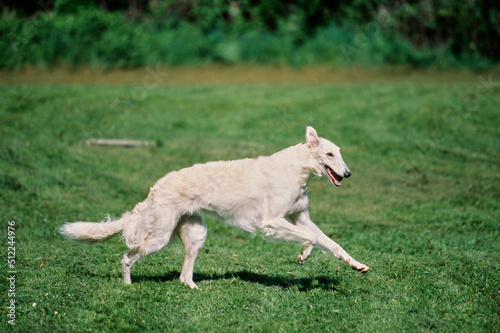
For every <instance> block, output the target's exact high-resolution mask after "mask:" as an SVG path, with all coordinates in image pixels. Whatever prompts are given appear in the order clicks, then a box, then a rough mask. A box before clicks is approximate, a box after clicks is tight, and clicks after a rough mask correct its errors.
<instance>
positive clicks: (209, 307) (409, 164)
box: [0, 69, 500, 332]
mask: <svg viewBox="0 0 500 333" xmlns="http://www.w3.org/2000/svg"><path fill="white" fill-rule="evenodd" d="M174 73H175V72H174ZM247 74H248V75H252V70H251V69H250V70H249V73H247ZM382 74H383V73H381V75H382ZM2 75H3V82H6V81H9V79H8V76H9V75H10V76H15V74H13V73H10V74H9V73H3V74H2ZM48 75H50V74H48ZM147 75H149V74H147V72H146V71H144V72H143V75H139V80H138V81H137V82H136V83H135V84H134V83H130V82H127V83H128V84H126V85H106V84H102V83H100V84H89V83H88V82H86V83H85V84H72V85H62V84H48V85H22V84H17V85H3V86H0V92H1V96H2V97H1V100H0V131H1V137H2V139H1V140H0V198H1V202H2V204H1V205H0V216H1V219H2V220H1V221H0V222H1V223H2V227H1V228H0V239H1V240H2V242H3V244H4V245H3V250H2V258H3V260H2V262H3V263H4V264H3V265H2V269H1V272H0V281H1V285H2V289H1V290H2V296H1V299H2V310H1V313H2V318H3V319H2V322H1V326H0V331H3V332H6V331H12V330H13V331H19V332H38V331H42V332H43V331H50V332H69V331H71V332H86V331H124V332H132V331H156V332H161V331H163V332H214V331H223V332H241V331H249V332H304V331H311V332H330V331H331V332H333V331H345V332H401V331H404V332H426V331H439V332H498V331H499V330H500V314H499V312H500V242H499V237H500V223H499V218H500V210H499V208H500V170H499V165H500V153H499V147H500V126H499V125H500V112H499V105H500V94H499V90H500V89H499V85H498V83H497V82H496V81H495V80H498V77H497V76H490V77H489V76H488V74H487V73H483V74H475V75H474V74H471V75H469V76H467V77H464V76H463V75H456V76H454V75H453V74H446V75H444V74H443V75H440V74H439V73H433V74H432V75H427V76H426V75H425V74H424V75H422V74H418V73H417V74H415V75H417V76H418V77H419V79H412V78H414V77H415V76H413V75H407V76H404V75H401V76H398V77H396V78H394V77H392V78H391V77H384V76H381V77H380V78H379V79H373V78H372V79H370V80H354V79H353V80H349V79H344V80H331V81H330V82H329V81H328V80H323V81H322V82H320V83H316V84H311V83H307V82H301V81H300V80H294V81H295V82H296V83H294V84H286V83H285V82H286V80H283V82H279V83H276V82H274V81H272V80H270V81H269V82H273V83H272V84H271V83H265V82H264V83H258V82H253V83H252V84H244V83H241V82H239V84H224V83H223V82H222V83H221V82H217V84H212V83H209V84H198V85H196V86H193V85H189V84H186V83H184V84H180V85H175V84H168V85H158V84H154V81H151V82H150V81H148V82H146V80H144V79H143V78H145V77H147ZM213 75H215V76H217V73H213ZM241 75H244V73H243V74H241ZM352 76H356V75H354V74H353V75H352ZM6 77H7V78H6ZM347 77H348V75H347ZM47 80H50V76H48V77H47ZM11 81H15V78H12V80H11ZM174 81H175V80H174ZM229 81H230V80H229ZM256 81H258V80H256ZM263 81H265V80H263ZM25 82H26V81H25ZM123 82H126V80H124V81H123ZM146 83H148V84H146ZM157 83H158V82H157ZM198 83H200V82H198ZM306 125H313V126H314V127H315V128H316V129H317V130H318V133H319V134H320V135H322V136H324V137H326V138H329V139H331V140H332V141H333V142H335V143H337V144H338V145H340V146H341V147H342V151H343V156H344V159H345V161H346V163H347V165H348V166H349V168H350V170H351V172H352V174H353V175H352V177H351V178H349V179H346V180H345V181H344V182H343V184H342V186H341V187H340V188H334V187H333V186H332V185H331V184H330V182H329V181H328V180H327V179H325V178H321V179H313V180H312V181H311V183H310V187H309V197H310V213H311V217H312V219H313V220H314V221H316V223H317V224H318V225H319V226H320V227H321V228H322V229H323V231H325V233H326V234H327V235H329V236H331V237H332V238H333V239H334V240H336V241H338V242H339V243H340V244H341V245H342V246H343V247H344V249H346V251H347V252H349V253H350V254H351V255H352V256H353V257H354V258H356V259H358V260H359V261H361V262H363V263H366V264H367V265H369V266H370V267H371V268H372V270H371V271H370V272H369V273H367V274H366V275H362V274H359V273H358V272H356V271H353V270H352V269H350V268H349V267H348V265H346V264H345V263H342V262H340V261H337V260H335V259H334V258H333V256H332V255H328V254H323V253H321V252H320V251H318V250H316V251H315V252H313V255H312V256H311V258H310V259H309V260H308V262H307V263H306V264H305V265H304V266H300V265H298V264H297V263H296V256H297V254H298V253H299V252H300V245H299V244H294V243H282V242H269V241H267V240H265V239H263V238H262V237H260V236H259V235H257V236H254V237H253V236H251V235H249V234H246V233H245V232H243V231H240V230H237V229H234V228H231V227H227V226H225V225H224V224H222V223H220V222H218V221H215V220H213V219H211V218H207V221H206V222H207V226H208V239H207V242H206V243H205V246H204V248H203V249H202V252H201V254H200V257H199V259H198V262H197V265H196V267H195V282H196V283H197V284H198V286H199V287H200V289H201V290H190V289H189V288H187V287H186V286H184V285H182V284H181V283H180V282H179V280H178V276H179V272H180V269H181V266H182V261H183V248H182V245H181V243H180V242H176V243H174V244H173V245H172V246H171V247H169V248H167V249H165V250H163V251H162V252H159V253H157V254H154V255H151V256H149V257H148V258H146V259H145V260H143V261H141V262H139V263H137V264H136V265H135V266H134V267H133V269H132V280H133V284H132V285H124V284H123V282H122V278H121V272H120V267H121V265H120V259H121V256H122V254H123V252H124V251H125V250H126V248H125V245H124V244H123V242H122V241H121V240H120V239H119V237H116V238H113V239H112V240H110V241H108V242H107V243H103V244H97V245H86V244H79V243H74V242H71V241H68V240H65V239H63V237H62V236H61V235H60V234H59V233H58V228H59V227H60V225H61V224H62V223H63V222H65V221H75V220H84V221H85V220H88V221H100V220H102V219H104V218H106V215H107V214H108V213H109V214H110V215H111V216H114V217H118V216H120V215H121V214H122V213H123V212H125V211H127V210H130V209H131V208H133V206H134V205H135V204H136V203H137V202H139V201H141V200H143V199H144V198H145V196H146V195H147V193H148V190H149V187H150V186H152V185H153V184H154V182H155V181H156V180H157V179H158V178H160V177H161V176H163V175H164V174H165V173H167V172H169V171H171V170H175V169H179V168H182V167H186V166H190V165H192V164H193V163H197V162H205V161H210V160H219V159H236V158H242V157H247V156H257V155H261V154H270V153H273V152H275V151H277V150H280V149H283V148H285V147H287V146H290V145H294V144H296V143H298V142H302V141H303V140H304V131H305V126H306ZM90 138H116V139H140V140H153V141H156V142H158V146H157V147H155V148H129V149H127V148H118V147H108V148H104V147H89V146H87V145H86V144H85V141H86V140H87V139H90ZM9 221H15V226H14V228H15V238H10V239H9V236H8V226H9ZM11 236H12V234H11ZM9 242H11V244H10V245H14V246H15V250H16V251H15V267H8V266H7V259H8V257H9V254H8V252H10V250H11V249H8V248H9V246H10V245H9V244H8V243H9ZM11 270H15V271H16V272H17V273H14V274H11V273H9V271H11ZM11 275H15V282H13V283H12V284H11V282H12V281H13V280H12V281H9V280H7V278H9V277H11ZM13 287H14V289H15V291H12V288H13ZM12 293H15V295H12ZM11 300H14V301H15V326H12V325H11V324H9V322H8V320H9V318H8V317H7V314H9V313H10V312H12V311H10V310H9V309H7V307H8V306H9V304H10V303H9V302H11Z"/></svg>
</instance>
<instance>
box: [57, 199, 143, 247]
mask: <svg viewBox="0 0 500 333" xmlns="http://www.w3.org/2000/svg"><path fill="white" fill-rule="evenodd" d="M149 199H150V198H149V197H148V199H146V200H144V201H143V202H141V203H139V204H137V205H136V206H135V208H134V209H133V210H132V211H130V212H127V213H125V214H123V216H122V217H121V218H119V219H118V220H111V219H110V218H109V216H108V219H107V220H104V221H102V222H73V223H65V224H64V225H63V226H62V227H61V228H60V229H59V231H60V232H61V233H62V234H63V235H64V236H66V237H67V238H69V239H74V240H78V241H83V242H88V243H97V242H103V241H106V240H108V239H110V238H111V237H113V236H114V235H116V234H118V233H119V232H121V231H123V238H124V239H125V243H126V244H127V246H128V247H129V248H134V247H136V246H137V240H136V237H135V235H136V229H137V227H136V226H137V222H139V220H140V219H141V217H142V214H143V213H144V211H145V210H146V209H147V207H148V206H149Z"/></svg>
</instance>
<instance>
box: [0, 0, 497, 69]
mask: <svg viewBox="0 0 500 333" xmlns="http://www.w3.org/2000/svg"><path fill="white" fill-rule="evenodd" d="M2 7H3V15H2V17H1V20H0V50H1V51H0V66H1V67H3V68H18V67H23V66H25V65H27V64H29V65H43V66H54V65H61V64H63V65H66V64H69V65H71V66H78V65H81V64H84V63H85V64H92V65H96V66H101V67H105V68H109V67H136V66H141V65H153V64H154V65H156V64H164V65H193V64H207V63H214V62H217V63H241V62H245V63H279V64H283V63H287V64H292V65H305V64H330V65H346V64H352V63H362V64H366V65H383V64H405V65H411V66H439V67H450V66H469V67H473V68H477V69H484V68H490V67H491V66H495V65H496V64H498V62H499V60H500V16H499V13H500V3H499V2H498V1H494V0H468V1H455V0H418V1H405V0H393V1H387V0H349V1H339V2H337V1H335V2H332V1H326V0H314V1H306V0H295V1H280V0H260V1H257V0H241V1H227V0H216V1H208V0H199V1H195V0H171V1H153V0H149V1H145V0H131V1H119V0H100V1H91V0H77V1H69V0H56V1H47V2H43V1H40V2H30V1H13V0H9V1H4V2H3V3H2Z"/></svg>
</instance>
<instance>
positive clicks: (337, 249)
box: [291, 211, 370, 273]
mask: <svg viewBox="0 0 500 333" xmlns="http://www.w3.org/2000/svg"><path fill="white" fill-rule="evenodd" d="M291 218H292V219H293V221H294V222H295V225H297V226H298V227H302V228H304V229H308V230H310V231H312V232H313V233H314V234H315V235H316V236H317V237H318V243H317V245H318V246H320V247H322V248H323V249H325V250H328V251H330V252H331V253H333V255H334V256H335V257H336V258H338V259H341V260H343V261H345V262H347V263H348V264H349V265H350V266H351V267H352V268H353V269H355V270H357V271H359V272H361V273H366V272H368V270H369V269H370V267H368V266H366V265H365V264H362V263H360V262H358V261H356V260H354V258H353V257H351V256H350V255H349V254H348V253H347V252H346V251H345V250H344V249H343V248H342V247H341V246H340V245H339V244H337V243H335V242H334V241H333V240H332V239H330V238H329V237H328V236H327V235H325V234H324V233H323V231H321V229H320V228H318V226H316V224H314V222H313V221H311V219H310V218H309V213H308V212H307V211H305V212H302V213H300V214H299V215H297V216H295V217H291ZM311 251H312V248H311V247H310V246H308V247H305V248H304V251H303V252H302V254H300V255H299V257H298V260H299V263H300V264H303V263H304V262H305V260H306V259H307V258H308V257H309V255H310V254H311Z"/></svg>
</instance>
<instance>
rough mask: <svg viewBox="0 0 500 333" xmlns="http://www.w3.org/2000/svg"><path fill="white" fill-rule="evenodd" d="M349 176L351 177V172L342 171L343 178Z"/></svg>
mask: <svg viewBox="0 0 500 333" xmlns="http://www.w3.org/2000/svg"><path fill="white" fill-rule="evenodd" d="M349 177H351V172H350V171H349V170H347V171H346V172H344V178H349Z"/></svg>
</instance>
